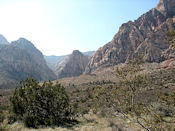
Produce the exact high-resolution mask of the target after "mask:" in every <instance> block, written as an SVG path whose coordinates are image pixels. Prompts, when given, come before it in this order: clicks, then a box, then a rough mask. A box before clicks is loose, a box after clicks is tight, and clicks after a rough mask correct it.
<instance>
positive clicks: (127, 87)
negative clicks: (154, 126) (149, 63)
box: [116, 55, 149, 131]
mask: <svg viewBox="0 0 175 131" xmlns="http://www.w3.org/2000/svg"><path fill="white" fill-rule="evenodd" d="M143 63H144V61H143V55H138V56H137V57H135V58H134V59H132V60H130V61H129V63H128V64H126V65H125V66H122V67H117V68H116V75H117V77H118V78H119V79H120V85H121V86H122V89H119V90H116V94H119V95H120V96H119V97H118V106H119V107H120V108H119V109H120V112H121V113H122V114H124V115H125V116H127V114H130V115H134V116H136V122H137V123H138V124H139V125H141V126H142V127H143V128H144V129H146V130H148V131H149V129H148V128H147V127H146V126H144V124H142V122H140V120H139V119H140V118H141V113H142V112H143V111H144V104H143V103H136V95H137V94H139V92H140V90H141V88H142V87H144V86H145V85H146V81H147V77H146V75H144V74H143V73H140V71H141V64H143Z"/></svg>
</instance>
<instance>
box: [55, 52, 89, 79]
mask: <svg viewBox="0 0 175 131" xmlns="http://www.w3.org/2000/svg"><path fill="white" fill-rule="evenodd" d="M88 62H89V58H88V56H85V55H83V54H82V53H81V52H80V51H78V50H74V51H73V52H72V54H71V55H70V56H68V57H66V58H65V59H64V61H60V62H59V63H58V64H57V70H56V75H57V78H64V77H73V76H79V75H81V74H82V73H83V72H84V71H85V67H86V65H87V63H88Z"/></svg>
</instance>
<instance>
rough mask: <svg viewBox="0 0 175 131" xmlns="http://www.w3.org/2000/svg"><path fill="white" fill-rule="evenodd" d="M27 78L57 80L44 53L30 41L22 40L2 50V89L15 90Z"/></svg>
mask: <svg viewBox="0 0 175 131" xmlns="http://www.w3.org/2000/svg"><path fill="white" fill-rule="evenodd" d="M27 77H34V78H35V79H36V80H38V81H42V80H55V79H56V76H55V74H54V73H53V72H52V71H51V69H49V68H48V66H47V64H46V62H45V60H44V57H43V55H42V53H41V52H40V51H39V50H38V49H36V47H35V46H34V45H33V44H32V43H31V42H30V41H28V40H26V39H24V38H20V39H19V40H17V41H13V42H12V43H11V44H8V45H4V46H3V47H1V48H0V80H1V81H0V88H12V87H13V88H14V86H15V85H17V83H18V82H19V81H20V80H22V79H25V78H27Z"/></svg>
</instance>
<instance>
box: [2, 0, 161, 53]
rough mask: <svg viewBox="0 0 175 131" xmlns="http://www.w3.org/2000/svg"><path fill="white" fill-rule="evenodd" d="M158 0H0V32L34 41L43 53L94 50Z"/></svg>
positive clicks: (12, 38) (4, 34)
mask: <svg viewBox="0 0 175 131" xmlns="http://www.w3.org/2000/svg"><path fill="white" fill-rule="evenodd" d="M158 1H159V0H0V34H2V35H3V36H4V37H5V38H6V39H7V40H8V41H9V42H11V41H15V40H17V39H19V38H20V37H23V38H26V39H27V40H29V41H31V42H32V43H33V44H34V45H35V47H37V48H38V49H39V50H40V51H41V52H42V53H43V54H44V55H66V54H70V53H71V52H72V51H73V50H80V51H82V52H85V51H93V50H97V49H98V48H100V47H102V46H103V45H105V44H106V43H108V42H109V41H111V40H112V38H113V36H114V35H115V34H116V33H117V32H118V29H119V27H120V26H121V25H122V24H123V23H126V22H128V21H129V20H132V21H133V20H135V19H137V18H138V17H139V16H141V15H142V14H143V13H146V12H147V11H149V10H150V9H152V8H154V7H155V6H156V5H157V3H158Z"/></svg>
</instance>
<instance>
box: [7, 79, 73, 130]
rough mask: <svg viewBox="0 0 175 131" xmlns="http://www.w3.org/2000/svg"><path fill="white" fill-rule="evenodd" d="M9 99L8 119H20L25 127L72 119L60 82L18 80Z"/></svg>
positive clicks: (63, 122)
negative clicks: (9, 111)
mask: <svg viewBox="0 0 175 131" xmlns="http://www.w3.org/2000/svg"><path fill="white" fill-rule="evenodd" d="M10 101H11V114H12V115H10V117H9V118H11V119H10V120H12V122H14V121H15V120H22V121H23V122H24V123H25V125H26V126H27V127H33V128H37V127H39V126H40V125H45V126H50V125H62V124H66V123H69V122H70V121H71V120H72V119H73V112H72V110H71V107H70V105H69V97H68V95H67V93H66V91H65V89H64V87H62V86H61V85H60V84H55V85H53V83H52V82H44V83H43V84H39V83H38V82H37V81H36V80H34V79H32V78H28V79H26V80H24V81H21V82H20V86H19V88H16V90H15V92H14V94H13V96H12V97H11V99H10Z"/></svg>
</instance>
